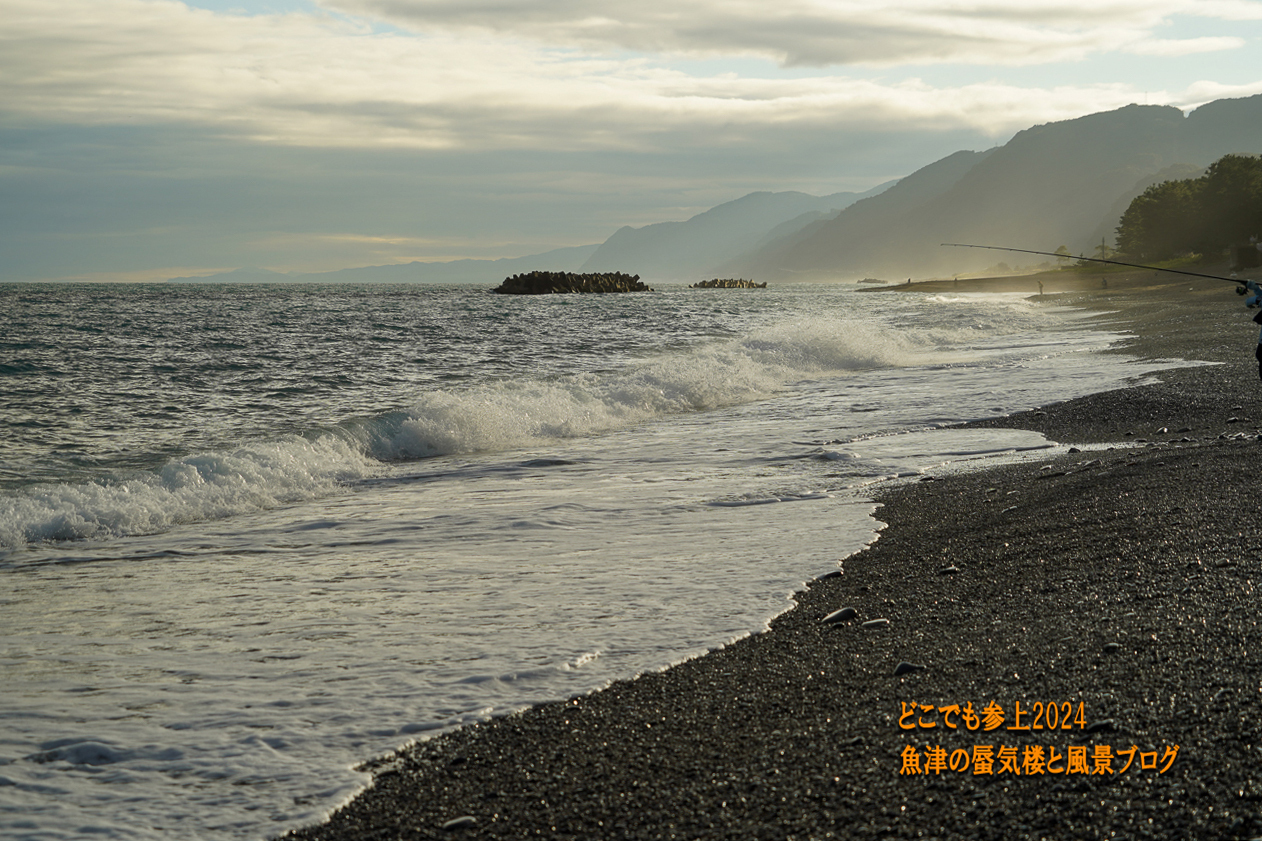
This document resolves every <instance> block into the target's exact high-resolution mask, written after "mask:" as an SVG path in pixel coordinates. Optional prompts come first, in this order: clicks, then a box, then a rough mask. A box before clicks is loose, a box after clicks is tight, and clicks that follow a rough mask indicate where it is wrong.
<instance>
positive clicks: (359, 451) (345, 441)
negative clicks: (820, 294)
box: [0, 319, 923, 546]
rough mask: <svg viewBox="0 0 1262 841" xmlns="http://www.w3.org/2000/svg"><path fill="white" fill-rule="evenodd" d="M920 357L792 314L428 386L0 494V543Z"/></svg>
mask: <svg viewBox="0 0 1262 841" xmlns="http://www.w3.org/2000/svg"><path fill="white" fill-rule="evenodd" d="M917 358H918V357H917V351H916V348H915V346H914V342H913V341H912V340H911V339H909V338H908V337H907V336H906V335H905V334H904V333H903V332H902V331H898V330H895V329H894V328H891V327H885V326H881V325H879V324H872V323H863V322H858V321H830V320H804V319H799V320H794V321H789V322H786V323H782V324H778V325H775V326H772V327H768V328H764V329H761V330H758V331H756V332H754V333H753V334H752V335H750V336H747V337H745V338H742V339H738V340H728V341H721V342H715V343H711V344H709V345H703V346H701V347H698V348H696V349H694V350H692V351H691V352H688V353H668V354H662V355H660V356H658V357H657V358H655V359H651V360H649V361H646V362H643V363H640V364H638V365H632V366H627V367H624V368H618V369H614V370H611V371H604V372H600V373H588V374H576V375H569V376H563V377H553V378H546V379H545V378H526V379H523V380H503V381H498V382H491V383H483V384H480V385H476V386H473V387H470V388H464V389H433V390H430V391H428V392H427V393H426V394H424V395H423V396H422V397H421V398H419V399H418V400H417V401H416V402H415V404H414V405H413V406H412V408H411V409H410V410H408V411H405V412H394V413H389V414H386V415H382V416H380V417H377V418H374V419H371V420H367V421H359V422H355V423H348V424H346V425H345V426H344V427H343V428H341V429H339V430H336V431H333V432H327V433H324V434H321V435H318V436H315V437H313V438H311V439H307V438H302V437H299V436H290V437H287V438H285V439H283V440H280V441H275V442H272V443H266V444H253V445H250V446H246V447H240V448H237V449H234V450H232V451H230V452H219V453H207V454H201V455H194V456H187V457H184V458H180V459H175V460H173V461H171V462H169V463H168V464H166V465H165V466H163V467H162V468H160V469H159V470H157V471H150V472H134V473H131V474H128V475H125V476H117V477H112V478H110V479H108V480H102V481H90V482H82V483H78V484H63V485H41V486H36V487H33V488H29V489H26V490H24V491H21V492H19V493H16V494H12V495H10V496H8V497H7V498H0V546H18V545H22V544H26V543H33V542H38V541H42V540H67V539H80V538H97V537H103V536H123V535H135V534H152V533H155V532H159V531H162V530H164V529H167V528H170V527H171V526H173V525H176V524H179V523H190V522H201V521H207V520H215V519H222V518H225V517H231V516H234V515H238V514H243V513H247V512H251V511H258V510H264V509H268V508H273V507H275V506H277V505H281V504H285V503H290V502H296V501H300V500H308V499H315V498H318V497H321V496H325V495H328V494H330V493H333V492H335V491H336V490H337V489H338V487H340V486H342V485H344V484H346V483H348V482H355V481H358V480H361V479H364V478H366V477H369V476H372V475H374V474H375V473H377V472H379V468H380V465H379V464H377V463H376V462H380V461H399V460H407V459H418V458H427V457H432V456H436V455H451V454H458V453H474V452H499V451H503V450H508V449H513V448H519V447H525V446H530V445H533V444H537V443H540V442H543V441H548V440H555V439H565V438H575V437H580V436H585V435H591V434H596V433H602V432H608V431H611V430H617V429H624V428H627V427H629V426H633V425H635V424H639V423H643V422H645V421H648V420H652V419H654V418H658V417H664V416H671V415H678V414H684V413H691V412H703V411H708V410H712V409H717V408H723V407H727V406H736V405H743V404H747V403H752V402H755V401H758V400H761V399H765V398H768V397H770V396H772V395H774V394H777V393H779V392H780V391H781V390H782V389H783V388H784V387H785V386H786V385H787V384H789V383H792V382H796V381H800V380H802V379H808V378H814V377H819V376H823V375H828V374H833V375H835V374H841V373H845V372H851V371H861V370H871V369H874V368H883V367H897V366H900V365H905V364H910V363H911V362H912V361H915V360H917ZM921 361H923V358H922V360H921Z"/></svg>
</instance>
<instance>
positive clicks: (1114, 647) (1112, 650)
mask: <svg viewBox="0 0 1262 841" xmlns="http://www.w3.org/2000/svg"><path fill="white" fill-rule="evenodd" d="M1121 650H1122V644H1121V643H1120V642H1111V643H1108V644H1107V645H1105V646H1104V653H1105V654H1116V653H1117V652H1119V651H1121Z"/></svg>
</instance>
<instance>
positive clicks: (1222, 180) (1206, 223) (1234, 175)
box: [1117, 155, 1262, 260]
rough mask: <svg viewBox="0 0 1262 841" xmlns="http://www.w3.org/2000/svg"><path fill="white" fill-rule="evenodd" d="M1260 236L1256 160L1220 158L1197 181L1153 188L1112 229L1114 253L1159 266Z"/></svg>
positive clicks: (1260, 179)
mask: <svg viewBox="0 0 1262 841" xmlns="http://www.w3.org/2000/svg"><path fill="white" fill-rule="evenodd" d="M1259 234H1262V157H1259V156H1257V155H1226V156H1224V157H1222V158H1220V159H1218V160H1217V161H1215V162H1214V163H1213V164H1211V165H1210V167H1209V169H1207V170H1206V171H1205V174H1204V175H1202V176H1201V177H1200V178H1192V179H1185V180H1182V181H1163V182H1162V183H1160V184H1154V185H1153V186H1151V187H1149V188H1148V189H1147V190H1145V191H1144V192H1143V193H1141V194H1140V195H1139V196H1137V197H1136V198H1135V200H1134V201H1132V202H1131V204H1130V206H1129V207H1128V208H1127V209H1126V212H1125V213H1123V214H1122V218H1121V221H1120V222H1119V224H1118V227H1117V245H1118V250H1119V251H1120V252H1121V253H1123V254H1125V255H1127V256H1128V257H1132V258H1136V259H1144V260H1160V259H1165V258H1168V257H1174V256H1176V255H1179V254H1186V253H1188V252H1200V253H1202V254H1213V253H1216V252H1219V251H1221V250H1222V249H1224V248H1226V247H1227V246H1228V245H1231V244H1232V243H1235V242H1242V241H1244V240H1247V239H1248V238H1249V237H1251V236H1256V235H1259Z"/></svg>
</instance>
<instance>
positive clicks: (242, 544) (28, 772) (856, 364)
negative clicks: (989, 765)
mask: <svg viewBox="0 0 1262 841" xmlns="http://www.w3.org/2000/svg"><path fill="white" fill-rule="evenodd" d="M0 296H3V298H4V300H3V301H0V304H3V305H4V306H6V307H7V309H8V311H9V312H12V313H13V314H14V316H13V324H14V327H13V329H12V330H10V331H8V332H7V333H6V334H5V335H4V336H3V337H0V343H2V345H3V346H2V347H0V358H2V359H4V360H7V361H6V363H5V366H6V367H5V368H4V369H3V370H0V465H2V466H3V467H2V469H3V474H2V475H3V488H2V490H0V575H4V576H5V583H6V587H5V590H4V592H5V595H4V596H3V597H0V638H3V639H4V640H5V646H4V649H3V654H0V680H3V682H4V685H5V686H6V692H5V693H4V697H3V700H2V701H0V721H3V722H4V726H3V728H0V834H4V835H5V837H14V838H59V837H78V836H80V835H82V833H84V832H87V831H91V832H93V833H94V834H99V835H103V836H105V837H119V838H150V837H152V838H167V837H170V836H171V834H173V833H176V832H178V833H180V834H184V835H191V836H194V837H201V838H224V839H228V838H263V837H266V836H268V835H272V834H275V833H278V832H280V831H281V830H283V829H284V828H286V827H288V826H292V825H295V824H300V823H309V822H313V821H315V820H317V819H319V817H320V816H321V815H323V814H326V813H327V812H328V811H329V810H330V809H332V808H334V807H336V806H337V805H338V804H339V803H340V802H342V801H343V800H344V799H345V798H346V797H348V796H350V795H351V794H353V793H354V792H355V791H356V790H357V789H358V788H359V787H361V786H362V785H363V784H364V783H365V777H364V775H362V774H360V773H358V772H355V771H354V770H352V769H353V768H354V766H355V765H356V764H358V763H359V762H362V761H364V760H366V759H369V758H371V757H373V756H377V755H380V754H383V753H385V752H387V751H389V750H391V749H393V748H396V747H398V746H399V745H401V744H403V743H405V742H406V741H408V740H409V739H413V738H416V737H418V736H420V735H423V734H426V733H429V732H435V731H436V730H439V729H441V728H443V727H447V726H454V725H458V724H460V723H463V722H467V721H471V720H477V719H478V718H481V717H485V716H487V715H492V714H497V713H503V712H506V711H510V710H513V709H517V708H520V707H521V706H523V705H527V704H530V703H535V702H538V701H542V700H547V699H552V698H560V697H565V696H567V695H570V694H573V693H578V692H586V691H590V690H592V689H595V688H599V687H600V686H602V685H605V684H607V683H608V682H609V681H611V680H616V679H619V678H625V677H629V676H632V675H634V674H637V673H639V672H641V671H644V670H646V669H655V668H661V667H662V666H664V665H666V664H669V663H671V662H675V661H678V660H679V659H681V658H684V657H687V656H692V655H695V654H698V653H701V652H703V651H705V650H706V649H708V648H710V647H713V646H716V645H721V644H723V643H725V642H728V641H730V640H731V639H733V638H735V637H738V636H741V635H743V634H747V633H750V632H754V631H757V630H758V629H760V628H761V627H763V626H764V623H765V622H766V621H767V620H768V619H769V618H770V617H771V616H773V615H774V614H776V613H778V612H780V611H781V610H784V609H785V608H787V607H788V606H789V601H788V595H789V594H790V593H791V592H792V591H793V590H795V589H797V588H798V587H800V585H801V583H802V582H803V581H804V580H806V579H808V578H810V577H812V576H814V575H816V574H819V573H821V572H825V571H827V570H828V569H830V568H835V565H836V562H837V559H838V558H841V557H844V556H845V555H847V554H849V553H851V552H853V551H856V550H858V549H859V548H861V547H862V546H863V545H865V544H866V543H867V542H869V541H870V540H872V539H873V538H874V537H875V534H876V530H877V528H878V523H877V521H876V520H874V519H873V513H874V507H873V506H872V504H871V503H870V502H868V501H867V500H866V499H865V498H864V496H863V492H864V491H863V489H864V487H865V486H866V485H867V484H868V483H871V482H873V481H877V480H879V479H882V478H885V477H891V476H899V475H914V474H916V473H917V472H919V471H922V470H924V469H927V468H930V467H933V466H936V465H941V464H944V463H948V462H959V461H962V460H967V459H971V458H979V457H984V456H986V455H988V454H994V453H1010V452H1014V451H1035V452H1037V451H1038V450H1040V449H1045V448H1048V447H1050V446H1051V444H1050V443H1049V442H1046V441H1044V440H1043V439H1041V438H1040V437H1039V436H1037V435H1033V434H1031V433H1019V432H1008V431H1001V430H1000V431H983V432H979V431H972V432H962V431H953V430H941V429H937V428H936V427H938V426H940V425H942V424H947V423H953V422H956V421H959V420H963V419H967V418H971V417H979V416H984V415H991V414H996V413H1002V412H1010V411H1016V410H1020V409H1025V408H1029V407H1031V406H1034V405H1038V404H1041V403H1044V402H1048V401H1050V400H1055V399H1062V398H1066V397H1070V396H1075V395H1077V394H1083V393H1087V392H1090V391H1095V390H1100V389H1103V388H1108V387H1112V386H1114V385H1116V384H1118V383H1120V382H1121V381H1122V379H1123V378H1124V377H1128V376H1134V375H1138V374H1140V373H1142V372H1141V370H1139V369H1137V368H1136V367H1135V366H1134V365H1133V364H1130V363H1128V362H1127V361H1126V360H1124V359H1123V358H1121V357H1118V356H1115V355H1100V354H1098V353H1095V352H1094V351H1096V350H1099V349H1101V348H1103V347H1105V346H1107V344H1108V343H1109V342H1110V341H1111V340H1112V337H1111V336H1109V335H1107V334H1103V333H1100V332H1098V331H1093V330H1092V329H1091V327H1090V320H1089V319H1086V318H1084V317H1083V316H1081V315H1080V314H1077V313H1073V312H1070V311H1059V310H1054V309H1051V308H1047V307H1043V306H1039V305H1036V304H1033V303H1031V302H1029V301H1026V300H1024V299H1022V298H1020V297H1018V296H991V297H979V296H954V297H952V296H938V297H922V296H914V295H902V294H898V295H893V294H861V293H858V292H856V291H854V290H852V289H849V288H841V287H784V288H780V289H769V290H759V291H757V292H743V291H742V292H735V293H728V292H715V291H709V290H696V291H689V290H669V291H666V292H662V293H658V294H654V295H622V296H546V297H542V298H512V297H503V296H496V295H490V294H487V293H486V292H485V291H484V290H478V289H469V288H468V287H463V288H433V287H372V288H367V287H225V286H221V287H178V288H169V287H54V286H30V287H9V288H0Z"/></svg>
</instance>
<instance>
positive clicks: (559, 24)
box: [321, 0, 1262, 67]
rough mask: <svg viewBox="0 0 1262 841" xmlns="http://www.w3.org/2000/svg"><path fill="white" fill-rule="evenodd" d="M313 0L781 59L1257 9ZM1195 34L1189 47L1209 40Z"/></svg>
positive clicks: (1069, 56)
mask: <svg viewBox="0 0 1262 841" xmlns="http://www.w3.org/2000/svg"><path fill="white" fill-rule="evenodd" d="M321 2H322V4H323V5H325V6H326V7H328V8H334V9H338V10H341V11H343V12H347V13H350V14H356V15H364V16H370V17H374V18H379V19H383V20H389V21H391V22H393V23H395V24H397V25H399V26H402V27H406V28H409V29H412V30H414V31H420V32H425V31H432V30H434V29H435V28H449V27H462V28H469V29H479V30H484V31H493V32H499V33H505V34H512V35H515V36H525V37H529V38H533V39H536V40H537V41H539V42H541V43H546V44H550V45H569V46H574V47H577V48H582V49H597V50H601V49H603V50H609V49H613V50H634V51H639V52H646V53H678V54H685V55H699V56H716V55H754V56H761V57H766V58H770V59H773V60H775V61H777V62H780V63H781V64H783V65H789V66H793V65H810V66H823V65H855V64H861V65H869V66H878V67H886V66H895V65H900V64H914V65H926V64H940V63H964V64H980V65H1037V64H1046V63H1049V62H1059V61H1073V60H1079V59H1082V58H1084V57H1086V56H1088V55H1092V54H1097V53H1103V52H1111V51H1114V50H1117V49H1122V48H1139V49H1142V45H1143V44H1144V43H1145V42H1148V41H1150V40H1152V39H1153V37H1154V36H1153V30H1154V29H1155V28H1156V27H1158V26H1160V25H1161V24H1162V23H1164V22H1166V21H1167V20H1168V19H1169V18H1170V17H1171V16H1172V15H1180V14H1181V15H1192V16H1200V17H1211V18H1219V19H1228V20H1258V19H1262V4H1259V3H1257V2H1250V0H1207V1H1206V0H1164V2H1163V0H1152V2H1145V0H1104V2H1094V3H1093V2H1087V1H1086V0H1019V2H993V1H992V2H989V3H987V2H980V3H957V4H947V3H942V2H940V0H876V1H874V0H840V1H838V0H777V2H775V3H766V2H752V0H637V2H635V3H624V2H614V0H321ZM1197 40H1198V41H1201V43H1200V44H1199V45H1198V48H1199V49H1205V48H1208V47H1209V46H1210V41H1212V39H1210V41H1206V40H1204V39H1197ZM1232 46H1233V45H1228V44H1225V42H1224V44H1223V46H1221V47H1219V48H1232ZM1161 54H1169V53H1164V52H1163V53H1161Z"/></svg>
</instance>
